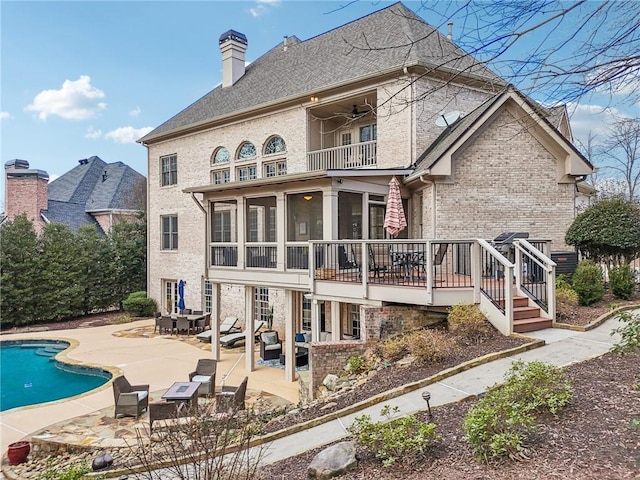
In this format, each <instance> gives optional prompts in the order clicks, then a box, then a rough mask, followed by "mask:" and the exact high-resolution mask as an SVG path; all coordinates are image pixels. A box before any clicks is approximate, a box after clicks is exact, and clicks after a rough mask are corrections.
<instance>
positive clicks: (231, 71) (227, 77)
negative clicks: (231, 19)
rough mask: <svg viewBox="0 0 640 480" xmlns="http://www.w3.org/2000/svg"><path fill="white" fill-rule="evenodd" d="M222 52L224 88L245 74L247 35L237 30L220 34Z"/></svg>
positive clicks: (219, 41)
mask: <svg viewBox="0 0 640 480" xmlns="http://www.w3.org/2000/svg"><path fill="white" fill-rule="evenodd" d="M218 43H219V45H220V51H221V52H222V88H226V87H230V86H232V85H233V84H234V83H236V82H237V81H238V80H239V79H240V77H242V76H243V75H244V62H245V60H244V53H245V52H246V51H247V37H245V36H244V34H242V33H240V32H236V31H235V30H229V31H228V32H226V33H223V34H222V35H220V39H219V40H218Z"/></svg>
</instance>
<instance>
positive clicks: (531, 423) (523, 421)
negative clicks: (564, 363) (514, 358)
mask: <svg viewBox="0 0 640 480" xmlns="http://www.w3.org/2000/svg"><path fill="white" fill-rule="evenodd" d="M571 396H572V388H571V384H570V383H569V381H568V380H567V378H566V376H565V373H564V370H563V369H560V368H556V367H554V366H552V365H548V364H545V363H543V362H530V363H524V362H522V361H518V362H515V363H514V364H513V365H512V367H511V369H510V370H509V371H508V372H507V375H506V377H505V382H504V383H503V384H501V385H496V386H493V387H491V388H490V389H488V390H487V393H486V394H485V395H484V396H483V397H482V398H481V399H480V400H479V401H478V402H477V403H476V404H475V405H474V406H473V407H472V408H471V409H470V410H469V412H467V415H466V416H465V418H464V421H463V425H462V427H463V430H464V432H465V434H466V436H467V441H468V442H469V443H470V445H471V447H472V448H473V451H474V453H475V454H476V455H477V456H478V458H480V459H482V460H484V461H488V460H489V459H492V458H495V457H499V456H502V455H510V456H513V455H516V454H517V453H518V452H520V451H521V450H522V445H523V442H524V441H525V439H526V436H527V435H529V434H531V433H532V432H534V431H535V430H536V424H535V418H536V417H535V415H536V414H539V413H543V412H551V413H553V414H555V413H557V411H558V409H559V408H561V407H563V406H565V405H566V404H567V403H568V402H569V401H570V400H571Z"/></svg>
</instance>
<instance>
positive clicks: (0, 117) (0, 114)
mask: <svg viewBox="0 0 640 480" xmlns="http://www.w3.org/2000/svg"><path fill="white" fill-rule="evenodd" d="M12 118H13V115H11V114H10V113H9V112H0V120H11V119H12Z"/></svg>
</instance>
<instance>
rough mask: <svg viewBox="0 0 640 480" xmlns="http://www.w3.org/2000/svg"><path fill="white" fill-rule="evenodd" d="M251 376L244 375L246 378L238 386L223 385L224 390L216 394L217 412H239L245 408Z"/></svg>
mask: <svg viewBox="0 0 640 480" xmlns="http://www.w3.org/2000/svg"><path fill="white" fill-rule="evenodd" d="M248 381H249V377H244V380H242V382H241V383H240V385H239V386H237V387H231V386H228V387H224V386H223V387H222V391H221V392H220V393H217V394H216V413H229V412H237V411H238V410H245V409H246V404H245V397H246V395H247V382H248Z"/></svg>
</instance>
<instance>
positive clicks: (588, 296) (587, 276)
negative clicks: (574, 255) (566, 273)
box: [573, 260, 604, 305]
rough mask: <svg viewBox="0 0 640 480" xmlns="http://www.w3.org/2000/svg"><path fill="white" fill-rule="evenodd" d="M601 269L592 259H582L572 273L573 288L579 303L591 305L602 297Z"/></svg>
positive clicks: (602, 281)
mask: <svg viewBox="0 0 640 480" xmlns="http://www.w3.org/2000/svg"><path fill="white" fill-rule="evenodd" d="M603 283H604V280H603V278H602V269H601V268H600V266H599V265H597V264H596V263H594V262H593V261H592V260H583V261H581V262H580V263H579V264H578V267H577V268H576V272H575V273H574V274H573V289H574V290H575V291H576V293H577V294H578V299H579V301H580V305H592V304H594V303H596V302H599V301H600V300H602V297H604V284H603Z"/></svg>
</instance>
